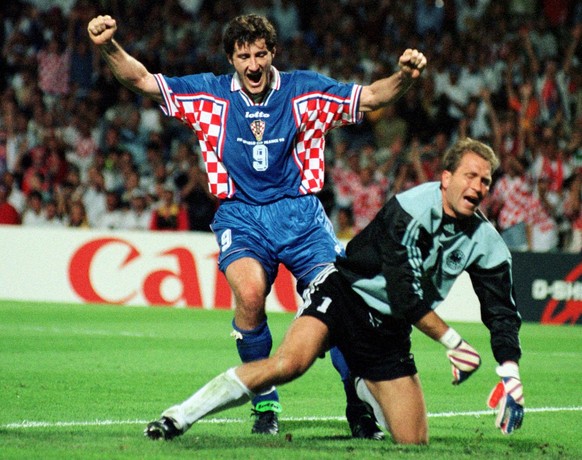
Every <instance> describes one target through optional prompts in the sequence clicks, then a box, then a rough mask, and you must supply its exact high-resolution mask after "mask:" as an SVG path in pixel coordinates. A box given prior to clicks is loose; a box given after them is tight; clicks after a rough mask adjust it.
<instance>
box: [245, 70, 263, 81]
mask: <svg viewBox="0 0 582 460" xmlns="http://www.w3.org/2000/svg"><path fill="white" fill-rule="evenodd" d="M262 76H263V73H262V72H249V73H248V74H247V77H248V79H249V80H250V81H252V82H253V83H259V82H260V81H261V77H262Z"/></svg>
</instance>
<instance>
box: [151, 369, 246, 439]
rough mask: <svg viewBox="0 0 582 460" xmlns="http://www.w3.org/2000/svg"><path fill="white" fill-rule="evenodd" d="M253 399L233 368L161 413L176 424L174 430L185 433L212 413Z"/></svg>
mask: <svg viewBox="0 0 582 460" xmlns="http://www.w3.org/2000/svg"><path fill="white" fill-rule="evenodd" d="M253 397H254V393H252V392H251V391H250V390H249V389H248V388H247V387H246V386H245V384H244V383H242V382H241V380H240V379H239V378H238V376H237V375H236V372H235V368H234V367H233V368H231V369H229V370H227V371H226V372H224V373H222V374H220V375H218V376H217V377H214V378H213V379H212V380H211V381H210V382H208V383H207V384H206V385H204V386H203V387H202V388H200V389H199V390H198V391H197V392H196V393H194V394H193V395H192V396H190V397H189V398H188V399H187V400H186V401H184V402H183V403H181V404H177V405H175V406H172V407H170V408H169V409H167V410H165V411H164V412H163V413H162V417H169V418H171V419H172V420H174V421H175V422H176V428H178V429H180V430H181V431H182V432H185V431H186V430H187V429H188V428H190V427H191V426H192V424H194V423H195V422H196V421H198V420H200V419H201V418H202V417H205V416H207V415H209V414H212V413H214V412H219V411H222V410H225V409H229V408H231V407H236V406H241V405H242V404H244V403H246V402H247V401H249V400H250V399H252V398H253Z"/></svg>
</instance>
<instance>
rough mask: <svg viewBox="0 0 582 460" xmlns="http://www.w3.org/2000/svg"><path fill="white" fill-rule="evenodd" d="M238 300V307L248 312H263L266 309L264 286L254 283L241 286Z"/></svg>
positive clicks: (250, 313)
mask: <svg viewBox="0 0 582 460" xmlns="http://www.w3.org/2000/svg"><path fill="white" fill-rule="evenodd" d="M236 301H237V305H236V307H237V308H238V309H239V310H242V311H244V312H245V313H246V314H249V315H252V314H258V313H261V314H262V313H263V311H264V309H265V292H264V288H263V287H261V286H257V285H253V283H249V284H248V285H245V286H243V287H239V289H238V295H237V299H236Z"/></svg>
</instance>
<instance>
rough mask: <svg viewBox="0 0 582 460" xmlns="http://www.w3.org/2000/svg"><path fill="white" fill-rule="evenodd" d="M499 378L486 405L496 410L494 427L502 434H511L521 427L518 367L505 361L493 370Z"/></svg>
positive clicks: (520, 389) (521, 391)
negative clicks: (499, 380)
mask: <svg viewBox="0 0 582 460" xmlns="http://www.w3.org/2000/svg"><path fill="white" fill-rule="evenodd" d="M495 371H496V372H497V375H499V377H501V382H499V383H498V384H497V385H496V386H495V388H493V390H492V391H491V393H490V394H489V398H488V400H487V405H488V406H489V407H490V408H491V409H496V408H497V418H496V419H495V426H496V427H497V428H499V429H501V432H502V433H503V434H511V433H513V431H514V430H517V429H518V428H520V427H521V424H522V422H523V415H524V410H523V406H524V402H525V400H524V398H523V386H522V384H521V379H520V378H519V367H518V365H517V363H515V362H513V361H506V362H504V363H503V364H502V365H501V366H497V368H496V369H495Z"/></svg>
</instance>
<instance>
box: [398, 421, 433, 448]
mask: <svg viewBox="0 0 582 460" xmlns="http://www.w3.org/2000/svg"><path fill="white" fill-rule="evenodd" d="M391 434H392V439H393V440H394V442H395V443H396V444H415V445H426V444H428V429H427V428H426V427H425V426H421V427H417V428H416V429H415V428H412V429H410V428H407V429H404V430H399V431H398V430H392V433H391Z"/></svg>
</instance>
